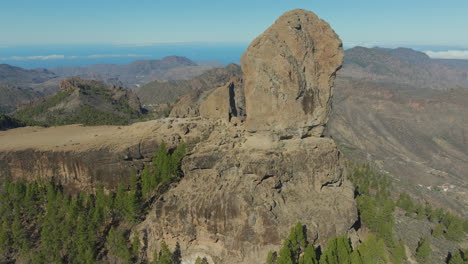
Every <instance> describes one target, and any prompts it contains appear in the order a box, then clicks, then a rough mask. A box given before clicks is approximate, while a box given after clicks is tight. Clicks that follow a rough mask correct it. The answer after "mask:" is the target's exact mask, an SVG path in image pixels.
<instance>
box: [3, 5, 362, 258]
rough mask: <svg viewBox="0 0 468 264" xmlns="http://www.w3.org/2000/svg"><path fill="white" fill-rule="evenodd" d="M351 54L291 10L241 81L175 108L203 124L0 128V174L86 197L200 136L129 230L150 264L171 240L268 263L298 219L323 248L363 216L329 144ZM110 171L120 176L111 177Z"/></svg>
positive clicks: (258, 44) (318, 23)
mask: <svg viewBox="0 0 468 264" xmlns="http://www.w3.org/2000/svg"><path fill="white" fill-rule="evenodd" d="M342 56H343V50H342V48H341V42H340V40H339V39H338V37H337V36H336V34H335V33H334V32H333V31H332V30H331V28H330V27H329V26H328V24H326V23H325V22H323V21H322V20H320V19H318V18H317V17H316V16H315V15H314V14H312V13H311V12H308V11H305V10H294V11H291V12H288V13H286V14H285V15H283V16H282V17H280V18H279V19H278V20H277V22H276V23H275V24H274V25H273V26H272V27H270V28H269V29H268V30H267V31H266V32H265V33H264V34H262V35H261V36H260V37H259V38H257V40H255V41H254V42H253V43H252V45H251V46H250V47H249V49H248V51H247V52H246V54H245V55H244V56H243V59H242V61H243V63H244V65H243V68H244V71H245V77H244V79H240V78H234V79H231V81H230V82H228V83H227V84H226V85H221V86H220V87H219V88H216V89H211V90H204V91H202V90H199V93H197V94H195V95H193V96H192V97H190V98H187V100H186V102H194V103H195V105H194V106H193V107H191V108H186V107H185V106H188V105H185V106H184V107H182V105H181V107H180V108H177V111H176V112H177V113H178V114H183V115H185V114H189V115H192V114H194V115H199V117H195V118H188V119H180V118H170V119H164V120H159V121H151V122H146V123H137V124H134V125H132V126H131V127H125V128H121V129H119V128H118V127H96V128H83V127H79V126H73V127H71V126H68V127H65V128H67V129H69V130H70V131H69V133H66V131H59V132H57V133H55V134H54V133H53V132H54V130H57V129H65V128H64V127H60V128H48V129H38V128H22V129H16V130H15V131H7V132H0V168H1V169H2V171H3V172H4V173H3V175H5V174H7V175H9V176H12V177H23V178H28V177H29V178H32V177H41V178H49V177H53V176H57V177H58V178H59V179H58V180H60V181H61V182H62V183H63V184H65V185H67V186H72V187H76V188H85V189H86V188H88V189H91V188H93V187H94V186H96V183H97V182H100V181H106V182H111V183H112V184H108V185H107V186H106V187H109V188H112V187H115V186H112V185H115V184H114V183H116V182H118V181H115V180H114V179H115V177H120V179H119V180H125V177H124V176H123V175H122V174H121V173H118V171H121V172H124V173H125V174H126V175H129V174H130V173H129V171H131V170H132V169H134V168H136V166H137V165H138V164H140V165H141V163H142V162H144V160H147V158H148V155H147V154H145V153H146V151H144V152H145V153H142V145H146V146H148V147H145V148H144V149H155V146H156V145H157V143H159V142H161V141H165V142H168V144H169V145H170V146H174V145H175V144H177V143H180V142H182V141H193V140H196V139H198V140H199V141H200V142H199V143H198V144H196V145H195V147H194V148H193V149H192V150H191V151H190V153H188V154H187V156H186V157H185V158H184V159H183V161H182V169H183V172H184V177H183V178H182V179H181V181H180V182H179V183H178V184H174V185H172V186H171V187H172V188H170V189H169V190H168V191H167V192H165V193H163V194H161V195H160V196H158V197H156V198H155V199H154V201H153V204H152V205H151V208H150V209H149V211H148V214H147V215H146V219H145V220H144V221H143V222H142V223H140V224H138V225H137V226H136V227H135V228H134V229H133V230H132V232H133V233H135V234H137V235H138V236H139V237H140V241H142V243H144V245H142V247H141V248H142V250H143V251H144V253H145V255H146V257H147V259H148V260H151V259H152V258H153V253H154V252H155V250H158V249H159V248H160V245H161V242H162V241H165V242H166V243H168V244H169V245H170V246H171V247H173V246H174V245H175V244H176V243H177V242H179V243H180V245H181V249H182V253H183V261H184V263H190V264H193V263H194V260H195V259H196V257H197V256H206V257H207V259H208V260H209V262H210V263H229V264H235V263H261V262H263V261H264V259H265V257H266V255H267V252H268V251H269V250H271V249H274V250H277V249H278V248H279V247H281V244H282V240H283V238H284V237H286V236H287V234H288V233H289V230H290V228H291V226H293V225H295V224H296V223H297V222H298V221H301V222H302V223H303V224H305V225H307V227H308V229H307V232H308V237H309V238H311V240H312V241H313V242H314V243H315V244H316V245H323V244H324V243H326V241H327V240H328V239H329V238H331V237H333V236H336V235H338V234H343V233H346V232H347V231H348V230H349V229H350V228H352V226H353V224H354V223H355V222H356V220H357V211H356V206H355V202H354V192H353V188H352V187H351V184H350V183H349V182H348V181H347V180H346V178H345V175H344V166H343V161H342V158H341V155H340V152H339V151H338V150H337V148H336V145H335V143H334V141H333V140H332V139H330V138H325V137H321V136H322V131H323V128H324V126H325V124H326V121H327V119H328V113H329V110H330V101H331V89H332V84H333V79H334V74H335V71H336V70H337V69H338V68H339V67H340V64H341V60H342ZM185 110H187V111H185ZM184 112H185V113H184ZM245 117H246V118H247V123H245V122H243V120H244V118H245ZM31 130H32V131H31ZM76 130H78V131H77V132H73V133H72V131H76ZM35 131H38V132H35ZM20 132H24V133H20ZM54 135H56V136H54ZM58 135H62V136H63V137H64V138H61V137H60V136H58ZM15 140H16V141H15ZM31 141H33V142H31ZM32 146H34V147H32ZM151 146H154V147H151ZM29 149H31V150H29ZM21 151H23V153H26V152H27V151H29V152H27V153H28V154H27V155H26V156H22V155H23V154H20V153H21ZM103 151H104V152H103ZM61 153H63V154H61ZM87 153H89V154H88V155H86V154H87ZM20 156H21V157H28V158H27V159H25V158H23V159H20ZM106 157H109V159H106ZM98 158H100V159H98ZM61 160H63V162H60V161H61ZM93 161H94V162H96V161H98V162H99V163H100V164H102V166H96V165H95V163H93ZM93 168H96V169H93ZM140 168H141V166H140ZM104 170H107V171H108V172H111V173H110V174H105V175H106V176H105V177H104V178H103V177H102V176H101V175H102V173H103V171H104ZM114 173H115V175H114V176H112V175H113V174H114ZM0 175H1V174H0ZM112 177H114V178H112Z"/></svg>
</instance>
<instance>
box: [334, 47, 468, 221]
mask: <svg viewBox="0 0 468 264" xmlns="http://www.w3.org/2000/svg"><path fill="white" fill-rule="evenodd" d="M466 69H468V68H465V67H464V64H463V60H460V61H455V60H434V59H430V58H429V57H427V56H426V55H425V54H423V53H420V52H417V51H414V50H410V49H403V48H399V49H393V50H392V49H381V48H374V49H366V48H354V49H351V50H348V51H346V55H345V66H344V67H343V69H341V70H340V72H339V73H338V78H337V83H336V89H335V96H334V98H333V106H334V108H333V114H332V116H331V118H330V122H329V126H328V128H329V134H330V136H332V137H333V138H334V139H335V140H336V141H337V142H338V145H339V147H340V150H341V151H343V152H344V153H345V156H347V157H349V158H351V159H353V160H354V161H357V162H369V163H371V164H373V165H374V166H376V167H377V168H378V169H379V170H380V171H382V172H384V173H389V174H390V175H392V177H394V178H395V179H396V180H397V181H399V182H400V183H401V184H399V187H400V188H402V189H404V190H406V191H408V192H411V193H412V194H414V195H415V196H419V197H422V198H423V199H426V200H427V201H431V202H433V203H435V204H439V205H441V206H448V207H450V208H452V210H454V211H458V212H459V213H460V214H463V215H466V214H468V208H467V207H466V203H467V202H468V196H467V195H466V191H467V188H468V186H466V180H467V179H466V173H465V172H466V170H467V169H468V167H467V164H468V143H467V141H466V131H468V127H467V124H468V119H467V116H468V99H467V98H468V89H467V88H462V87H463V85H465V87H467V86H466V85H468V83H467V82H466V80H464V79H463V76H465V79H466ZM464 74H465V75H464ZM457 87H458V88H457ZM408 183H409V184H408ZM445 184H449V185H453V186H454V188H452V189H449V190H448V191H447V192H444V191H442V192H441V191H440V189H441V186H442V185H445Z"/></svg>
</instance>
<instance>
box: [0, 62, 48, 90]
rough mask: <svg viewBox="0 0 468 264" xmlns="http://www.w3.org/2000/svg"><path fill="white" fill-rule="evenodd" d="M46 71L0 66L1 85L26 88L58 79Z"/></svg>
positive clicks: (6, 65)
mask: <svg viewBox="0 0 468 264" xmlns="http://www.w3.org/2000/svg"><path fill="white" fill-rule="evenodd" d="M56 77H57V76H56V75H55V74H54V73H52V72H50V71H48V70H46V69H33V70H26V69H22V68H19V67H15V66H11V65H8V64H0V84H7V85H15V86H24V85H30V84H38V83H43V82H45V81H48V80H50V79H53V78H56Z"/></svg>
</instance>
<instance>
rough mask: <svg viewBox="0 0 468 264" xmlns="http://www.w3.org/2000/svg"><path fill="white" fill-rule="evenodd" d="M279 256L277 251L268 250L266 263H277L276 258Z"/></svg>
mask: <svg viewBox="0 0 468 264" xmlns="http://www.w3.org/2000/svg"><path fill="white" fill-rule="evenodd" d="M277 257H278V256H277V255H276V252H274V251H271V250H270V251H269V252H268V255H267V260H266V262H265V264H276V258H277Z"/></svg>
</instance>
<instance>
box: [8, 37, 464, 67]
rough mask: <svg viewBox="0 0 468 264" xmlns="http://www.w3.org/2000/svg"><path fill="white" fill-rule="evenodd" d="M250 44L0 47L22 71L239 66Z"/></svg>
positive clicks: (453, 55)
mask: <svg viewBox="0 0 468 264" xmlns="http://www.w3.org/2000/svg"><path fill="white" fill-rule="evenodd" d="M355 44H356V45H353V46H351V45H350V44H346V43H344V48H345V49H349V48H352V47H354V46H364V47H369V48H370V47H382V48H398V47H405V48H412V49H414V50H417V51H421V52H425V53H426V54H428V55H429V56H430V57H431V58H447V59H468V48H464V47H456V46H426V45H408V46H403V45H372V44H367V45H366V43H355ZM248 45H249V43H209V42H206V43H203V42H185V43H155V44H149V43H147V44H145V45H130V44H125V45H124V44H119V45H117V44H73V45H72V44H55V45H45V44H43V45H12V46H8V47H1V48H0V64H10V65H13V66H17V67H22V68H29V69H31V68H52V67H59V66H86V65H91V64H128V63H131V62H133V61H136V60H154V59H161V58H163V57H166V56H183V57H187V58H189V59H191V60H193V61H218V62H220V63H222V64H224V65H227V64H229V63H239V61H240V57H241V55H242V53H244V51H245V49H246V48H247V46H248Z"/></svg>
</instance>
